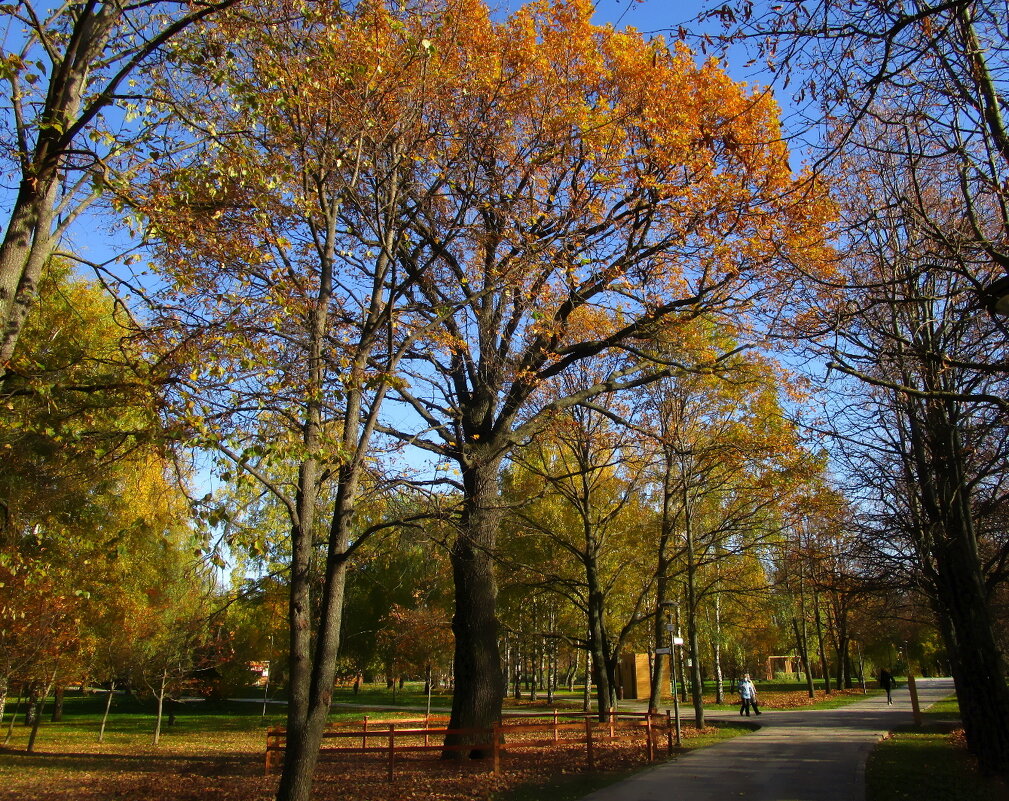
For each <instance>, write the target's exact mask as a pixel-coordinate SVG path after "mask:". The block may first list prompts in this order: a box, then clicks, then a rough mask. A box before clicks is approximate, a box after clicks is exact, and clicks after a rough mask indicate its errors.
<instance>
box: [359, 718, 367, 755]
mask: <svg viewBox="0 0 1009 801" xmlns="http://www.w3.org/2000/svg"><path fill="white" fill-rule="evenodd" d="M361 731H362V735H361V748H367V747H368V716H367V715H365V716H364V726H363V727H362V728H361Z"/></svg>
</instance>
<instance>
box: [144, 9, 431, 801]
mask: <svg viewBox="0 0 1009 801" xmlns="http://www.w3.org/2000/svg"><path fill="white" fill-rule="evenodd" d="M257 8H258V12H257V14H255V15H252V16H250V15H248V14H245V13H243V12H238V11H236V12H235V13H228V14H222V15H219V16H218V17H217V18H216V21H215V23H214V24H213V25H208V26H206V27H204V28H201V29H200V30H199V31H197V32H196V33H195V34H194V35H193V37H192V38H187V39H186V40H184V41H180V42H178V44H177V46H176V48H175V49H174V51H173V62H172V66H173V69H172V70H171V71H170V72H168V73H166V74H165V75H163V76H162V80H161V83H160V84H159V87H160V91H161V92H162V93H163V95H162V102H164V103H166V104H171V105H172V107H173V108H174V109H175V112H176V115H177V118H176V121H178V122H180V123H181V124H183V125H184V128H183V129H182V130H181V131H177V132H176V134H175V135H176V136H179V137H182V138H185V137H186V136H188V137H190V138H191V139H192V140H194V141H195V142H196V143H197V144H194V146H193V147H191V148H190V149H188V150H186V151H185V152H183V153H179V154H178V157H177V158H175V159H168V158H164V159H162V160H161V161H160V162H159V163H158V164H157V165H154V166H153V167H152V168H151V169H150V170H148V171H147V172H146V173H145V181H144V183H143V186H141V187H139V189H135V190H134V191H133V192H132V193H131V194H130V195H129V196H128V197H127V198H125V200H126V201H128V202H130V203H131V204H133V206H134V208H135V209H136V210H137V212H138V213H140V214H142V215H143V217H144V219H145V225H146V227H147V230H148V232H149V236H150V238H151V243H152V253H153V255H154V257H155V261H156V263H157V264H158V265H159V269H161V270H162V276H163V279H164V282H163V285H162V286H161V287H160V289H161V291H160V292H159V293H158V294H157V296H151V297H149V301H150V303H151V307H152V309H153V312H152V314H151V326H150V329H151V332H152V339H153V340H154V345H152V346H153V347H159V348H160V349H162V352H164V353H166V354H172V355H173V357H174V359H175V362H174V363H176V364H182V365H184V369H183V370H182V371H181V372H180V374H179V381H178V382H176V383H175V384H174V388H175V394H174V395H173V398H174V401H175V404H174V407H173V409H172V414H173V417H174V419H175V420H176V421H177V423H178V425H179V426H180V427H181V428H182V430H184V431H189V432H193V434H192V436H193V437H194V438H195V441H196V443H197V444H199V445H201V446H203V447H205V448H208V449H212V450H213V451H214V452H215V453H216V454H217V456H218V458H220V459H222V460H224V461H225V462H226V463H227V464H228V468H227V469H226V470H225V471H224V472H223V474H222V477H223V478H225V479H226V480H229V481H241V482H248V483H252V484H255V485H256V486H257V493H258V494H260V495H262V496H265V497H266V498H267V499H268V503H267V502H261V504H260V505H261V507H263V508H266V507H272V509H273V510H274V512H276V510H279V511H280V514H279V515H277V514H273V516H272V519H273V520H275V521H277V520H279V521H282V522H281V524H282V525H284V526H285V527H286V529H287V531H288V533H289V536H288V543H287V545H286V546H285V548H284V549H283V552H284V553H286V554H289V560H288V563H287V565H286V575H287V581H288V588H289V606H288V631H289V644H288V649H287V650H288V657H287V662H288V670H289V681H288V688H289V694H290V703H289V704H288V722H287V730H288V734H287V758H286V760H285V763H284V772H283V775H282V778H281V783H280V788H279V790H278V797H279V798H283V799H306V798H308V797H309V795H310V792H311V782H312V777H313V773H314V767H315V762H316V759H317V756H318V746H319V743H320V742H321V737H322V732H323V729H324V727H325V723H326V718H327V715H328V714H329V706H330V701H331V698H332V686H333V678H334V674H335V670H336V660H337V655H338V650H339V643H340V632H341V625H342V615H343V605H344V594H345V581H346V571H347V566H348V563H349V560H350V559H351V556H352V555H353V554H354V552H356V551H357V550H358V549H359V548H361V547H362V546H363V545H364V544H365V543H366V542H367V541H368V539H369V536H370V535H371V534H372V533H373V532H375V531H381V530H384V529H387V528H389V527H390V526H391V525H392V523H393V522H396V520H397V519H398V517H399V516H400V513H401V511H402V510H401V508H400V507H399V506H397V499H402V500H404V503H405V505H406V507H408V508H407V509H406V511H405V512H403V515H404V516H406V517H411V516H414V515H416V514H417V512H416V509H415V508H414V507H412V505H411V504H412V497H413V496H410V495H408V494H403V495H400V494H397V493H395V492H394V491H393V487H394V485H393V484H392V483H391V482H390V481H387V480H386V479H385V478H384V477H383V474H382V472H381V470H380V469H378V467H377V453H376V448H377V445H376V443H375V440H374V437H375V433H376V430H377V425H378V420H379V415H380V411H381V408H382V403H383V400H384V398H385V396H386V394H387V393H388V392H389V390H390V387H391V386H392V384H393V382H394V381H395V380H397V379H396V377H395V371H396V366H397V363H398V362H399V361H400V359H401V358H402V357H403V355H404V353H406V352H408V350H409V349H410V348H411V347H413V343H414V340H415V336H416V335H415V333H413V329H411V328H410V327H408V326H404V325H402V323H401V313H400V307H401V306H402V305H404V304H407V303H409V302H410V293H411V292H412V291H413V290H412V286H413V285H414V284H415V283H416V281H417V277H416V276H415V275H414V274H412V273H411V272H410V271H407V270H404V269H402V267H401V266H400V265H399V263H398V260H399V254H400V253H401V252H402V251H403V250H404V248H408V246H409V240H408V237H407V233H406V228H405V226H404V224H403V223H402V220H401V207H402V205H403V203H404V196H405V193H406V191H407V188H408V183H407V182H406V181H405V173H406V172H407V169H408V167H409V165H410V163H411V160H412V158H413V155H412V154H413V153H415V152H416V151H417V149H418V144H417V139H418V129H417V127H416V126H415V125H414V124H413V120H414V119H415V118H416V117H417V116H418V115H419V114H420V111H421V109H422V108H423V104H424V102H425V97H426V95H427V93H428V91H429V90H428V88H427V84H428V79H427V78H426V72H427V63H428V55H427V51H426V50H425V48H424V47H421V46H420V44H419V43H418V42H417V41H415V40H414V39H413V38H412V34H411V32H410V31H408V30H407V29H406V28H405V27H404V26H403V25H402V24H401V22H400V21H399V20H398V19H397V13H396V12H394V11H393V10H392V9H389V8H386V7H384V6H383V5H381V4H374V5H371V4H360V5H359V6H358V7H356V8H355V9H354V10H353V11H346V12H345V11H344V10H343V9H342V7H341V4H340V3H338V2H333V3H322V4H315V5H313V6H311V7H310V8H306V9H302V10H301V11H299V13H294V14H292V13H288V12H289V11H290V10H289V9H287V8H286V6H285V5H284V4H283V3H279V4H276V5H274V4H271V3H269V2H265V3H263V4H262V5H261V6H258V7H257ZM302 12H303V13H302ZM274 18H276V19H277V21H276V22H273V23H270V24H267V25H264V24H263V20H264V19H268V20H269V19H274ZM376 43H378V44H377V45H376ZM222 54H227V55H226V57H223V58H219V56H221V55H222ZM210 61H213V62H215V63H216V64H217V66H218V68H217V69H215V70H211V71H208V70H207V69H206V65H207V63H208V62H210ZM266 99H268V102H267V100H266ZM254 494H256V493H254ZM362 499H364V500H365V501H368V502H372V503H373V505H372V507H371V509H372V510H374V509H375V508H379V507H381V508H384V509H385V510H386V511H388V512H389V514H390V516H391V518H392V519H384V518H381V516H380V515H379V517H377V518H376V517H372V518H367V517H366V516H362V515H361V514H360V509H361V504H362V503H363V501H362ZM374 504H377V506H376V505H374ZM382 504H385V505H384V506H382ZM420 514H421V516H424V515H425V514H426V513H425V512H421V513H420ZM211 515H212V519H211V521H210V522H212V523H213V522H216V523H221V524H227V521H228V518H229V516H230V515H231V511H229V510H228V509H219V510H218V511H217V513H216V515H215V514H214V513H213V512H212V513H211ZM316 588H319V589H320V590H321V592H319V593H318V595H317V594H316Z"/></svg>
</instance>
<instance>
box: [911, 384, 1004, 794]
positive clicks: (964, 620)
mask: <svg viewBox="0 0 1009 801" xmlns="http://www.w3.org/2000/svg"><path fill="white" fill-rule="evenodd" d="M911 419H912V429H911V440H912V447H913V449H914V459H915V462H916V466H917V473H918V480H919V484H920V488H921V493H922V507H923V511H924V513H925V516H926V518H927V519H928V520H931V521H932V526H931V530H930V531H928V530H926V531H923V532H922V533H923V534H925V535H926V536H927V541H928V542H929V543H930V545H931V553H932V557H933V560H934V565H935V578H936V585H937V586H936V592H937V596H938V598H937V600H938V603H939V604H940V605H941V606H942V608H943V610H944V611H945V613H946V616H947V618H948V621H949V630H948V633H949V634H950V635H951V636H952V637H953V638H954V639H955V642H954V643H953V644H952V646H953V647H952V648H950V656H951V661H952V663H953V668H954V670H953V678H954V683H955V684H956V690H957V699H958V700H959V702H960V714H961V718H962V720H963V724H964V733H965V734H966V737H967V745H968V748H969V749H970V750H971V752H972V753H973V754H974V755H975V756H976V757H977V760H978V765H979V767H980V768H981V770H982V771H983V772H985V773H989V774H999V775H1003V776H1005V775H1009V686H1007V684H1006V672H1005V671H1006V665H1005V662H1004V658H1003V656H1002V653H1001V651H1000V649H999V647H998V644H997V642H996V640H995V635H994V625H993V620H992V615H991V607H990V599H989V597H988V593H987V588H986V586H985V580H984V575H983V573H982V569H981V560H980V556H979V554H978V547H977V537H976V534H975V531H974V519H973V515H972V511H971V497H970V486H969V484H968V482H967V481H966V479H965V477H964V474H963V457H962V448H961V445H960V439H959V433H958V431H957V428H956V425H957V423H956V420H957V419H958V418H957V412H956V409H955V408H953V405H952V403H951V402H948V401H947V402H942V403H940V402H936V401H933V402H932V404H931V406H930V407H929V408H928V409H927V410H926V413H925V423H924V426H923V427H922V428H919V427H917V426H915V425H914V422H916V421H915V420H914V418H913V417H912V418H911ZM928 535H931V536H928Z"/></svg>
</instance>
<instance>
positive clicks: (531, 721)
mask: <svg viewBox="0 0 1009 801" xmlns="http://www.w3.org/2000/svg"><path fill="white" fill-rule="evenodd" d="M445 720H446V719H445V718H434V717H430V716H426V717H424V718H417V719H400V720H371V719H370V718H369V717H368V716H365V717H364V719H363V720H362V721H361V723H357V722H356V721H354V722H347V723H334V724H330V725H329V726H327V727H326V729H325V731H323V733H322V737H323V742H322V746H321V748H322V750H324V751H326V752H327V753H355V754H382V755H384V756H385V757H386V760H387V765H388V768H387V775H388V778H389V780H390V781H391V780H392V779H393V776H394V771H395V764H396V755H397V754H403V753H409V752H414V753H416V752H424V751H439V752H444V751H470V750H474V749H479V750H483V751H488V752H490V756H491V759H490V766H491V769H492V770H493V772H494V773H495V774H498V773H500V770H501V754H502V753H503V752H505V751H508V750H510V749H513V748H541V747H548V746H554V745H557V744H559V743H584V744H585V752H586V762H587V764H588V768H589V770H592V769H593V768H594V767H595V748H596V747H597V745H596V743H597V742H598V741H599V740H600V739H609V740H615V739H616V736H617V732H618V728H620V725H619V724H621V723H623V724H624V726H623V728H643V729H644V730H645V750H646V755H647V758H648V761H652V760H654V759H655V758H656V753H657V743H656V738H657V737H658V736H659V734H660V733H661V731H662V730H665V734H666V737H665V739H666V750H667V753H669V754H672V753H673V727H672V720H671V718H670V714H669V711H668V710H667V711H666V713H665V714H652V713H648V712H617V711H616V710H613V709H611V710H610V711H609V714H608V715H607V716H606V720H605V721H602V722H600V721H599V720H598V715H595V714H591V713H585V712H562V711H560V710H556V709H554V710H551V711H549V712H531V713H526V712H520V713H508V714H505V715H502V717H501V720H500V721H498V722H497V723H495V724H494V725H493V726H492V727H491V728H489V729H450V728H447V727H445V726H437V725H432V723H435V722H439V723H440V722H444V721H445ZM537 721H541V722H537ZM417 724H423V725H422V726H418V725H417ZM355 726H356V728H355ZM541 732H542V733H548V734H549V735H550V736H549V737H548V738H542V739H535V738H534V739H525V738H524V739H519V740H514V739H512V740H509V739H508V737H509V735H515V734H536V733H541ZM571 732H575V733H577V736H573V737H572V736H562V735H563V734H566V733H571ZM447 735H457V736H460V737H463V738H465V740H466V742H464V743H458V744H451V745H445V743H444V742H443V741H441V738H444V737H445V736H447ZM600 735H601V736H600ZM431 738H439V742H437V743H432V742H431ZM421 739H423V744H421V742H420V741H421ZM343 740H346V741H354V744H353V745H338V744H333V745H329V744H328V743H327V741H336V742H337V743H338V742H339V741H343ZM358 741H359V742H358ZM397 741H398V742H397ZM376 743H381V744H376ZM286 747H287V730H286V729H284V728H283V727H274V728H270V729H267V732H266V760H265V771H266V775H267V776H269V775H270V773H271V771H272V770H273V769H274V768H276V767H279V765H280V764H281V763H282V761H283V754H284V751H285V750H286Z"/></svg>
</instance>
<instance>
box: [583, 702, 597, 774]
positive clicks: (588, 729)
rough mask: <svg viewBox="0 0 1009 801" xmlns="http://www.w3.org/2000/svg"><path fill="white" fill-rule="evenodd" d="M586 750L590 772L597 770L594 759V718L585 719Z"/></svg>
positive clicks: (587, 717)
mask: <svg viewBox="0 0 1009 801" xmlns="http://www.w3.org/2000/svg"><path fill="white" fill-rule="evenodd" d="M585 750H586V752H587V754H588V761H589V770H594V769H595V760H594V759H593V758H592V718H591V716H589V715H586V717H585Z"/></svg>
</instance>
